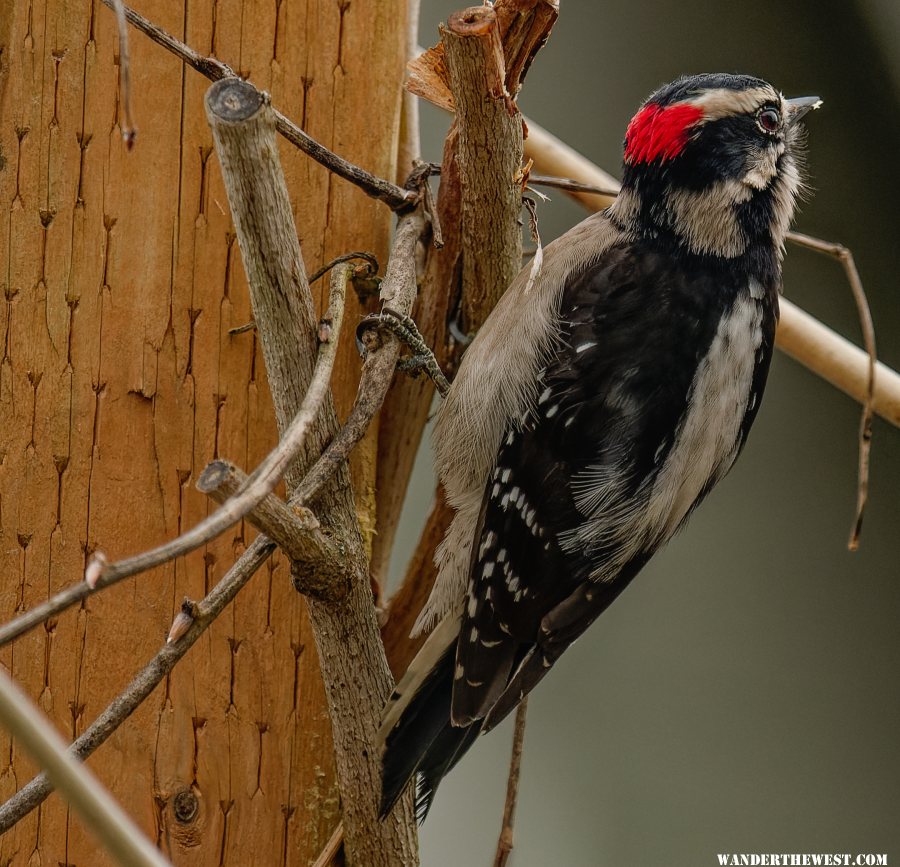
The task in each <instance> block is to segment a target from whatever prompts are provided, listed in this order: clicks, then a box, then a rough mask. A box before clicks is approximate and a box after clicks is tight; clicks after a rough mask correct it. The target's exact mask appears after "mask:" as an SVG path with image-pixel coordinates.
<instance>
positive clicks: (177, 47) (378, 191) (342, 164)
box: [103, 0, 418, 211]
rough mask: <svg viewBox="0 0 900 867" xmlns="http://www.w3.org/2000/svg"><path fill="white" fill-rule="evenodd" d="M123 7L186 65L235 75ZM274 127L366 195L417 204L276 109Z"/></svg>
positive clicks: (218, 75) (393, 203)
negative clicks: (320, 141)
mask: <svg viewBox="0 0 900 867" xmlns="http://www.w3.org/2000/svg"><path fill="white" fill-rule="evenodd" d="M117 2H121V0H103V3H104V4H105V5H106V6H109V7H110V8H115V4H116V3H117ZM123 7H124V10H125V17H126V18H127V20H128V23H129V24H131V25H133V26H134V27H136V28H137V29H138V30H140V31H141V32H142V33H144V34H145V35H146V36H148V37H149V38H150V39H152V40H153V41H154V42H155V43H156V44H157V45H161V46H162V47H163V48H165V49H166V50H168V51H170V52H172V54H174V55H175V56H176V57H178V58H180V59H181V60H182V61H183V62H184V63H186V64H187V65H188V66H190V67H192V68H193V69H196V70H197V72H199V73H200V74H201V75H205V76H206V77H207V78H208V79H209V80H210V81H219V80H220V79H223V78H235V77H237V76H236V73H235V72H234V70H233V69H232V68H231V67H230V66H228V65H227V64H225V63H222V62H221V61H220V60H217V59H216V58H214V57H204V56H203V55H202V54H199V53H198V52H196V51H194V49H193V48H190V47H189V46H187V45H185V44H184V43H183V42H181V41H179V40H178V39H176V38H175V37H174V36H172V35H171V34H169V33H167V32H166V31H165V30H163V29H162V28H161V27H158V26H157V25H155V24H153V23H151V22H150V21H148V20H147V19H146V18H144V16H143V15H141V14H140V13H138V12H135V11H134V9H132V8H130V7H129V6H124V4H123ZM275 128H276V129H277V130H278V132H279V133H281V135H283V136H284V137H285V138H286V139H287V140H288V141H289V142H290V143H291V144H293V145H295V146H296V147H298V148H300V150H302V151H303V153H305V154H306V155H307V156H310V157H312V158H313V159H314V160H315V161H316V162H317V163H320V164H321V165H323V166H325V168H327V169H328V170H329V171H331V172H334V174H336V175H338V176H339V177H342V178H344V180H347V181H349V182H350V183H351V184H354V185H355V186H357V187H359V188H360V189H361V190H362V191H363V192H364V193H365V194H366V195H367V196H371V197H372V198H374V199H378V200H379V201H382V202H384V203H385V204H386V205H388V206H389V207H390V208H391V209H392V210H395V211H396V210H400V209H403V208H407V207H410V206H412V205H415V204H416V202H417V200H418V196H417V194H416V193H414V192H411V191H410V190H404V189H402V188H401V187H398V186H397V185H396V184H392V183H391V182H390V181H386V180H384V178H379V177H376V176H375V175H373V174H371V173H369V172H367V171H366V170H365V169H361V168H360V167H359V166H355V165H353V163H351V162H348V161H347V160H345V159H344V158H343V157H339V156H338V155H337V154H336V153H333V152H332V151H330V150H328V148H326V147H325V146H324V145H321V144H319V143H318V142H317V141H316V140H315V139H313V138H310V136H308V135H307V134H306V133H305V132H303V130H302V129H300V127H299V126H297V124H295V123H294V122H293V121H291V120H289V119H288V118H286V117H285V116H284V115H283V114H282V113H281V112H280V111H277V110H275Z"/></svg>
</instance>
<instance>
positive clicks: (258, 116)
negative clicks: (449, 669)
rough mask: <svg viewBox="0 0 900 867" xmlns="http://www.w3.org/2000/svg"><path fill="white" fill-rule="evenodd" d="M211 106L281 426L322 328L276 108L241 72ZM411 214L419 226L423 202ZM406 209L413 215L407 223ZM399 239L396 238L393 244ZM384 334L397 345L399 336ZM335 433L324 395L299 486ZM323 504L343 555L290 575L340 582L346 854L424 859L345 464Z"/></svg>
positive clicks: (337, 638)
mask: <svg viewBox="0 0 900 867" xmlns="http://www.w3.org/2000/svg"><path fill="white" fill-rule="evenodd" d="M206 109H207V117H208V119H209V122H210V127H211V128H212V132H213V140H214V142H215V145H216V153H217V154H218V157H219V163H220V165H221V167H222V177H223V180H224V181H225V189H226V192H227V194H228V203H229V206H230V208H231V213H232V217H233V219H234V226H235V231H236V233H237V237H238V243H239V245H240V249H241V255H242V258H243V260H244V268H245V270H246V272H247V278H248V284H249V288H250V299H251V303H252V307H253V316H254V319H255V321H256V324H257V328H258V329H259V334H260V340H261V345H262V348H263V356H264V358H265V362H266V373H267V377H268V381H269V390H270V392H271V394H272V400H273V403H274V406H275V416H276V421H277V422H278V427H279V430H280V431H281V433H282V436H284V435H285V432H286V428H287V425H288V424H289V421H290V419H291V418H292V416H293V415H294V414H295V413H296V412H297V409H298V407H299V406H300V404H301V402H302V401H303V394H304V390H305V389H306V388H307V387H308V384H309V382H310V378H311V376H312V375H313V371H312V358H313V356H314V354H315V342H314V341H315V330H316V328H315V322H314V315H313V304H312V296H311V295H310V292H309V285H308V283H307V281H306V275H305V270H304V268H303V259H302V255H301V252H300V245H299V241H298V239H297V233H296V230H295V227H294V220H293V213H292V210H291V204H290V199H289V197H288V192H287V186H286V184H285V179H284V173H283V172H282V170H281V165H280V162H279V160H278V149H277V147H276V143H275V118H274V113H273V111H272V108H271V105H270V104H269V101H268V98H267V97H265V96H264V95H263V94H260V93H259V92H258V91H257V90H256V89H255V88H254V87H253V86H252V85H251V84H249V83H248V82H244V81H239V80H237V79H228V80H222V81H218V82H216V83H215V84H213V85H212V87H210V89H209V90H208V91H207V95H206ZM408 217H409V220H410V221H411V222H412V224H413V225H414V226H415V225H417V226H418V228H419V229H421V225H422V217H421V215H420V214H419V213H418V211H416V212H413V213H411V214H409V215H408ZM406 219H407V215H405V216H404V217H403V218H402V219H401V224H403V223H404V222H405V221H406ZM400 234H401V229H400V227H398V236H399V235H400ZM418 236H419V231H415V230H413V233H412V238H411V239H410V240H411V243H410V244H409V248H408V249H405V250H404V251H403V253H404V254H405V255H402V256H401V257H397V256H394V257H392V258H391V260H390V261H389V262H388V267H387V272H386V274H385V279H384V281H383V282H382V284H381V292H380V295H381V300H382V302H383V303H384V304H386V305H390V306H394V302H395V301H398V302H400V303H401V305H403V306H404V307H405V309H404V312H406V311H407V310H408V309H409V307H410V306H411V303H412V299H413V298H414V297H415V291H416V282H415V263H414V257H413V251H414V249H415V244H416V242H417V240H418ZM395 240H396V239H395ZM397 249H398V248H397V246H396V244H395V247H394V250H395V252H396V251H397ZM348 270H349V269H348V268H347V267H346V266H338V273H339V274H341V273H342V274H344V275H346V274H347V273H348ZM336 279H337V278H336ZM334 282H335V281H334V280H333V281H332V285H334ZM343 282H344V283H346V279H344V280H343ZM394 296H397V297H396V298H395V297H394ZM387 339H389V340H391V341H394V342H395V343H396V338H394V337H393V336H388V338H387ZM394 359H396V356H394ZM337 431H338V425H337V417H336V415H335V413H334V406H333V403H332V402H331V400H330V396H329V399H328V400H327V401H326V403H325V406H323V408H322V411H321V412H320V414H319V416H318V418H317V419H316V423H315V426H314V427H313V428H312V429H311V430H310V436H309V437H308V438H307V439H306V441H305V449H304V451H303V453H301V454H300V455H299V456H298V463H297V464H296V465H295V466H294V467H293V468H292V469H291V470H289V472H288V473H287V474H286V481H287V486H288V491H289V492H290V493H291V494H292V495H293V494H294V493H296V490H297V488H298V485H299V484H300V482H301V481H302V475H301V472H302V470H305V469H306V468H308V467H309V466H310V465H311V464H312V462H313V461H314V460H315V457H316V456H317V455H318V454H319V453H320V452H321V449H322V447H323V445H324V443H325V442H327V441H328V439H329V438H331V437H332V436H334V435H335V434H336V433H337ZM317 513H318V515H319V519H320V520H321V521H322V523H323V526H325V527H326V528H327V532H328V533H329V535H331V536H332V538H333V539H334V540H335V542H336V543H337V544H338V545H339V546H340V554H341V556H340V557H339V558H338V559H337V560H335V559H334V558H330V557H329V552H327V551H320V552H318V555H317V557H316V558H315V559H313V560H311V561H309V562H303V561H295V562H294V563H292V574H293V577H294V581H295V585H296V586H298V587H299V586H301V585H302V584H303V583H304V582H306V581H308V576H309V574H310V573H316V572H318V571H320V570H322V569H323V568H324V569H326V570H331V569H333V570H334V571H335V573H336V577H337V578H338V579H339V580H341V581H342V582H343V589H344V591H345V593H344V595H343V596H341V597H340V598H339V599H338V598H336V597H335V596H333V595H329V596H328V597H326V598H323V597H318V596H309V597H308V598H307V603H308V611H309V616H310V622H311V624H312V627H313V633H314V635H315V639H316V647H317V649H318V652H319V660H320V664H321V669H322V679H323V682H324V685H325V695H326V699H327V702H328V710H329V716H330V718H331V726H332V733H333V739H334V748H335V749H334V757H335V764H336V767H337V772H338V781H339V784H340V790H341V807H342V811H343V826H344V833H345V837H346V845H347V852H348V857H349V858H350V859H355V860H356V861H357V862H358V863H360V864H366V865H371V867H381V865H383V867H393V865H407V864H410V865H411V864H414V863H416V861H417V843H416V825H415V818H414V815H413V811H412V799H411V796H407V797H406V798H404V799H403V800H402V801H401V802H400V803H399V804H398V806H397V809H396V810H395V812H394V814H393V815H392V816H391V817H390V819H389V820H388V821H386V822H380V821H379V818H378V812H379V810H378V807H379V798H378V791H379V781H380V778H381V767H380V762H379V758H378V751H377V750H376V748H375V739H376V733H377V720H378V716H379V714H380V711H381V707H382V706H383V703H384V700H385V698H386V697H387V695H388V693H389V692H390V689H391V685H392V682H391V679H390V670H389V668H388V665H387V660H386V659H385V656H384V648H383V646H382V644H381V641H380V637H379V634H378V625H377V622H376V617H375V607H374V602H373V598H372V591H371V585H370V581H369V575H368V564H367V561H366V552H365V549H364V546H363V540H362V535H361V533H360V528H359V521H358V518H357V514H356V505H355V502H354V500H353V495H352V490H351V487H350V479H349V473H348V472H347V469H346V467H339V468H338V474H337V478H336V480H335V481H334V483H332V484H330V485H328V486H327V487H326V488H325V490H323V492H322V497H321V499H320V501H319V503H318V505H317Z"/></svg>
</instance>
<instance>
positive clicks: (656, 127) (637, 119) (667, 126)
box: [625, 103, 703, 163]
mask: <svg viewBox="0 0 900 867" xmlns="http://www.w3.org/2000/svg"><path fill="white" fill-rule="evenodd" d="M702 117H703V109H701V108H697V107H696V106H694V105H672V106H669V107H668V108H663V107H662V106H659V105H654V104H653V103H651V104H650V105H645V106H644V107H643V108H642V109H641V110H640V111H639V112H638V113H637V114H636V115H635V116H634V117H633V118H632V120H631V123H630V124H628V130H627V132H626V133H625V159H626V160H627V161H628V162H631V163H649V162H652V161H653V160H657V159H658V160H660V161H662V162H665V161H666V160H670V159H672V158H673V157H677V156H678V154H679V153H681V151H682V149H683V148H684V146H685V145H686V144H687V140H688V133H689V132H690V129H691V127H692V126H693V125H694V124H695V123H696V122H697V121H698V120H700V119H701V118H702Z"/></svg>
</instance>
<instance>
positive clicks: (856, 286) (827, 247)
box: [788, 232, 878, 551]
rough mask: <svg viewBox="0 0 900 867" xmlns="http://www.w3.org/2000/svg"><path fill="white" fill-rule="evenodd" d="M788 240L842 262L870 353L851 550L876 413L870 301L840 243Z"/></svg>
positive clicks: (866, 481) (864, 490) (862, 509)
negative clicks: (873, 419) (873, 418)
mask: <svg viewBox="0 0 900 867" xmlns="http://www.w3.org/2000/svg"><path fill="white" fill-rule="evenodd" d="M788 239H789V240H790V241H792V242H793V243H794V244H797V245H798V246H800V247H806V248H807V249H809V250H813V251H815V252H817V253H822V254H823V255H826V256H831V257H833V258H835V259H837V260H838V262H840V263H841V265H842V267H843V269H844V273H845V274H846V275H847V282H848V283H849V284H850V291H851V292H852V293H853V300H854V301H855V302H856V313H857V315H858V316H859V324H860V327H861V328H862V335H863V345H864V346H865V347H866V352H867V353H868V355H869V381H868V387H867V389H866V399H865V402H864V403H863V411H862V416H861V417H860V420H859V468H858V471H857V487H856V515H855V517H854V520H853V527H852V528H851V530H850V539H849V541H848V543H847V547H848V548H849V549H850V550H851V551H856V550H857V549H858V548H859V534H860V531H861V530H862V521H863V514H864V512H865V508H866V499H867V498H868V494H869V452H870V450H871V447H872V417H873V415H874V412H875V409H874V408H875V369H876V366H877V364H878V354H877V352H876V349H875V326H874V325H873V324H872V311H871V310H870V309H869V301H868V299H867V298H866V291H865V289H863V285H862V280H861V279H860V277H859V271H857V270H856V263H855V262H854V261H853V253H851V252H850V250H848V249H847V248H846V247H845V246H843V244H833V243H830V242H828V241H822V240H820V239H819V238H812V237H810V236H809V235H803V234H801V233H800V232H789V233H788Z"/></svg>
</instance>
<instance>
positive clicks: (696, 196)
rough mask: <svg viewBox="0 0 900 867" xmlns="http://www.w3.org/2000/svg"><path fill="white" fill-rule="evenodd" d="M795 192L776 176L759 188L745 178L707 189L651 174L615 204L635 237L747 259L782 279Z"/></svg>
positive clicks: (720, 257)
mask: <svg viewBox="0 0 900 867" xmlns="http://www.w3.org/2000/svg"><path fill="white" fill-rule="evenodd" d="M793 209H794V193H793V192H791V191H790V190H788V189H786V188H785V185H783V184H781V183H779V182H778V181H776V182H775V183H773V184H772V185H771V186H770V187H768V188H766V189H763V190H757V189H753V188H752V187H749V186H747V185H746V184H744V183H742V182H741V181H739V180H721V181H718V182H717V183H715V184H713V185H712V186H709V187H706V188H702V189H690V188H686V187H680V186H673V185H670V184H667V183H666V182H665V181H664V180H662V179H656V178H645V179H641V180H636V181H633V182H632V183H630V184H626V185H624V186H623V188H622V191H621V192H620V194H619V197H618V198H617V200H616V202H615V204H614V205H613V206H612V208H611V209H610V216H611V217H612V218H613V219H614V221H615V222H616V223H617V224H618V225H619V226H620V227H621V228H622V229H623V230H625V231H627V232H628V233H629V234H631V235H632V236H633V237H636V238H640V239H641V240H643V241H645V242H647V243H650V244H653V245H654V246H657V245H658V246H661V247H663V248H665V249H666V251H667V252H669V253H672V254H680V255H684V256H690V257H698V258H700V259H702V260H706V261H708V262H710V263H712V264H715V263H717V262H721V263H722V264H723V265H728V266H733V265H736V264H737V265H741V264H743V265H744V266H745V267H746V268H747V269H748V270H749V271H750V272H751V273H752V274H753V276H755V277H757V278H758V279H760V280H762V281H764V282H765V283H767V284H768V283H778V282H780V271H781V256H782V250H783V244H784V237H785V234H786V232H787V229H788V226H789V224H790V219H791V216H792V214H793Z"/></svg>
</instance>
